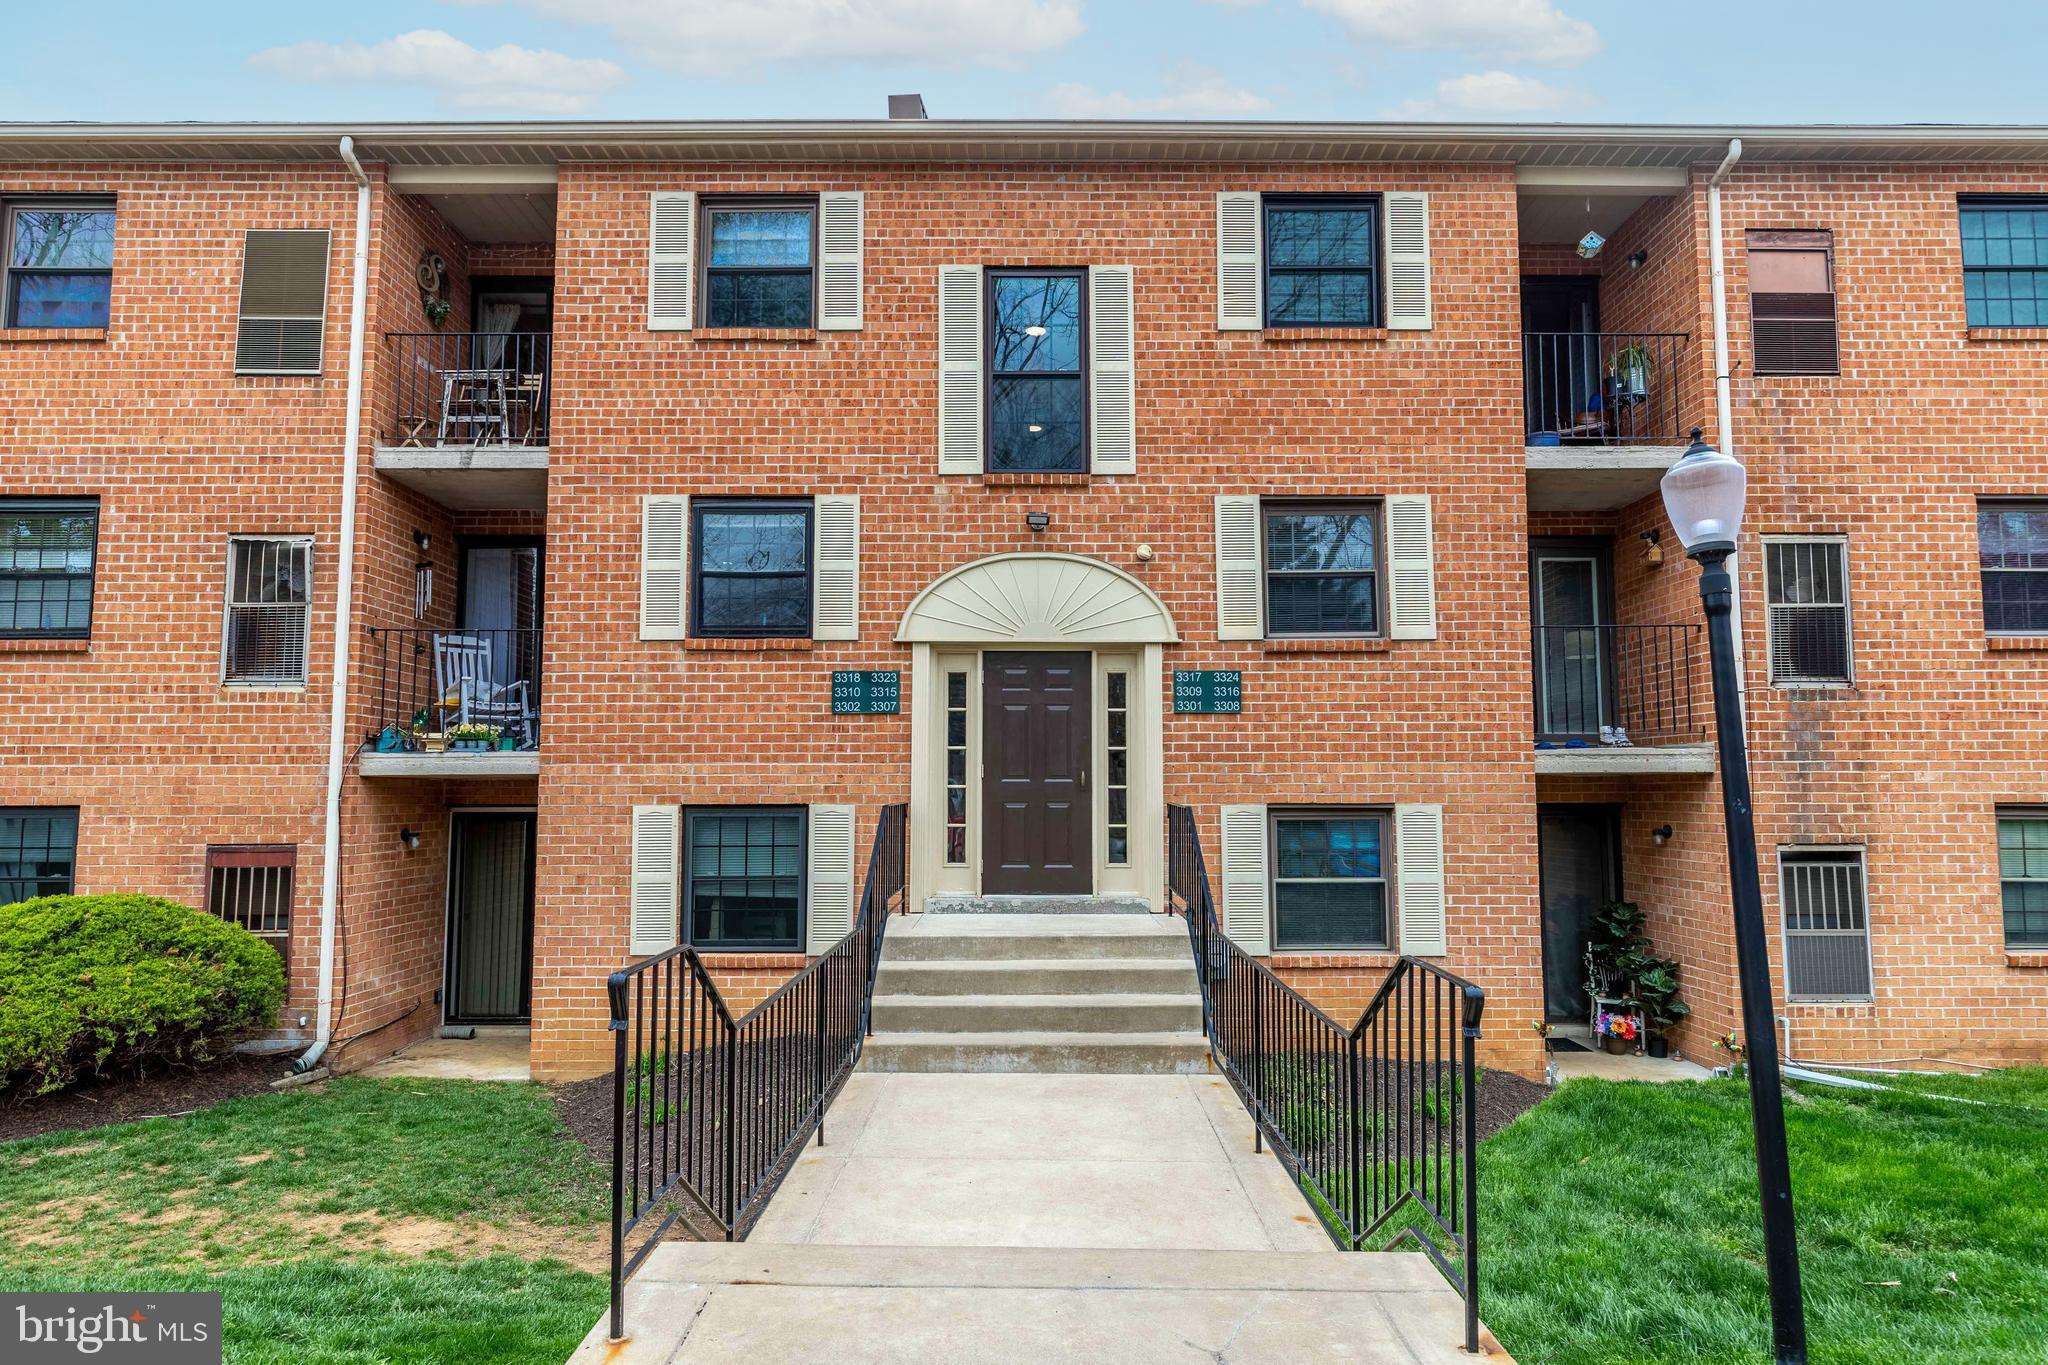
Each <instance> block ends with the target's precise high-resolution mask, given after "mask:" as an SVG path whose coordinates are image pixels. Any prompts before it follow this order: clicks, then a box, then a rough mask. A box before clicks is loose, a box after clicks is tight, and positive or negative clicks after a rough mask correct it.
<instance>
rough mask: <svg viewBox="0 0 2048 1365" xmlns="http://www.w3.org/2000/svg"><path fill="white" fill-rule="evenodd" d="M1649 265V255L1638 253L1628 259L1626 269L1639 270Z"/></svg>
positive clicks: (1643, 252)
mask: <svg viewBox="0 0 2048 1365" xmlns="http://www.w3.org/2000/svg"><path fill="white" fill-rule="evenodd" d="M1649 263H1650V253H1649V252H1647V251H1638V252H1636V253H1635V254H1634V255H1632V256H1630V257H1629V258H1628V268H1629V269H1630V270H1641V269H1642V268H1643V267H1644V266H1646V265H1648V264H1649Z"/></svg>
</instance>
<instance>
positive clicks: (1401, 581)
mask: <svg viewBox="0 0 2048 1365" xmlns="http://www.w3.org/2000/svg"><path fill="white" fill-rule="evenodd" d="M1386 510H1387V603H1388V610H1387V614H1388V615H1389V616H1390V617H1392V629H1391V630H1389V631H1388V632H1387V633H1388V634H1389V635H1391V636H1392V637H1393V638H1394V639H1396V640H1434V639H1435V638H1436V544H1435V536H1434V535H1433V534H1432V532H1431V531H1430V525H1429V498H1428V496H1427V495H1425V494H1421V493H1412V494H1399V495H1396V496H1392V497H1389V498H1388V499H1387V509H1386Z"/></svg>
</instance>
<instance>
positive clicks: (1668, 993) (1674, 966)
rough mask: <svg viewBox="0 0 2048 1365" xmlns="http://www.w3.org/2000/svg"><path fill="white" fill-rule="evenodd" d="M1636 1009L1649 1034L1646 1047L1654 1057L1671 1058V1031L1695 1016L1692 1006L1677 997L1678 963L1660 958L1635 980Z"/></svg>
mask: <svg viewBox="0 0 2048 1365" xmlns="http://www.w3.org/2000/svg"><path fill="white" fill-rule="evenodd" d="M1635 1003H1636V1007H1637V1008H1638V1009H1640V1010H1641V1011H1642V1015H1643V1023H1644V1025H1645V1027H1646V1029H1647V1031H1648V1033H1649V1035H1650V1036H1649V1038H1648V1040H1647V1041H1646V1042H1645V1043H1644V1044H1643V1048H1644V1050H1645V1051H1646V1052H1648V1053H1649V1054H1650V1055H1651V1056H1652V1057H1668V1056H1670V1055H1671V1038H1670V1036H1669V1035H1670V1033H1671V1030H1673V1029H1675V1028H1677V1027H1678V1026H1679V1024H1680V1023H1682V1022H1683V1021H1684V1019H1685V1017H1686V1016H1687V1015H1689V1014H1691V1013H1692V1006H1690V1005H1688V1004H1686V1003H1685V1002H1684V1001H1683V1000H1681V999H1679V998H1678V963H1677V962H1676V961H1674V960H1672V959H1671V958H1668V957H1664V958H1658V959H1656V961H1655V962H1653V963H1652V964H1651V965H1650V966H1649V967H1647V968H1645V969H1644V970H1643V971H1642V972H1641V973H1640V974H1639V975H1638V976H1637V977H1636V990H1635Z"/></svg>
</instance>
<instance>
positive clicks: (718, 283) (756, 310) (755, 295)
mask: <svg viewBox="0 0 2048 1365" xmlns="http://www.w3.org/2000/svg"><path fill="white" fill-rule="evenodd" d="M817 224H818V205H817V201H816V200H814V199H794V200H793V199H749V200H728V199H707V200H705V201H704V209H703V222H702V224H701V226H700V228H699V232H700V235H701V240H702V243H703V247H702V252H703V258H704V266H703V276H704V277H703V296H704V319H703V324H702V325H703V326H706V327H774V328H805V327H810V326H812V325H814V324H813V318H814V316H815V314H814V299H815V295H816V292H817V291H816V287H815V282H814V281H815V268H816V262H817Z"/></svg>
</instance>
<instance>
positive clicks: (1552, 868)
mask: <svg viewBox="0 0 2048 1365" xmlns="http://www.w3.org/2000/svg"><path fill="white" fill-rule="evenodd" d="M1614 825H1615V811H1614V808H1613V807H1612V806H1580V805H1544V806H1538V807H1537V808H1536V839H1537V854H1536V858H1537V868H1538V877H1539V879H1540V881H1541V882H1542V894H1543V1017H1544V1018H1546V1019H1548V1020H1550V1021H1551V1022H1553V1023H1558V1022H1562V1021H1565V1020H1584V1019H1586V1018H1587V1017H1588V1011H1589V1009H1590V1008H1591V1005H1592V1001H1591V999H1590V998H1589V997H1588V996H1587V994H1586V926H1587V924H1588V923H1589V922H1590V921H1591V919H1592V916H1593V912H1594V911H1595V910H1598V909H1599V908H1600V907H1601V906H1602V905H1605V904H1606V903H1607V902H1608V901H1611V900H1613V899H1615V898H1616V897H1618V896H1619V895H1620V894H1621V876H1620V869H1619V868H1618V867H1617V866H1616V863H1615V838H1614Z"/></svg>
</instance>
